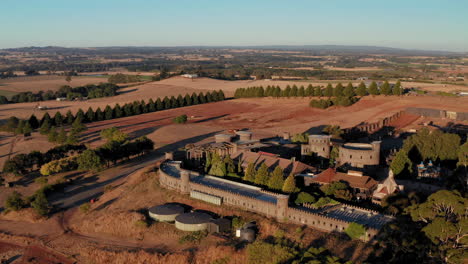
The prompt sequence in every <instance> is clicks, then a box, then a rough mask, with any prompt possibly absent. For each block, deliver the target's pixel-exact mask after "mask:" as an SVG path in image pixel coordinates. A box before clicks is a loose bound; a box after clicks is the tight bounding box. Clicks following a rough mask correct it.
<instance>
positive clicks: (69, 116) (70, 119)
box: [65, 110, 75, 125]
mask: <svg viewBox="0 0 468 264" xmlns="http://www.w3.org/2000/svg"><path fill="white" fill-rule="evenodd" d="M74 120H75V117H74V116H73V114H72V112H71V111H70V110H68V111H67V114H66V117H65V122H66V124H67V125H71V124H72V123H73V121H74Z"/></svg>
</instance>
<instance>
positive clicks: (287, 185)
mask: <svg viewBox="0 0 468 264" xmlns="http://www.w3.org/2000/svg"><path fill="white" fill-rule="evenodd" d="M295 190H296V179H294V175H293V174H290V175H289V176H288V177H287V178H286V180H285V181H284V184H283V192H285V193H293V192H294V191H295Z"/></svg>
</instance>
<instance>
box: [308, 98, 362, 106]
mask: <svg viewBox="0 0 468 264" xmlns="http://www.w3.org/2000/svg"><path fill="white" fill-rule="evenodd" d="M358 100H359V99H358V98H356V97H346V96H341V97H335V98H333V99H319V100H316V99H313V100H310V102H309V106H310V107H314V108H320V109H327V108H328V107H331V106H334V105H335V106H350V105H353V104H354V103H356V102H357V101H358Z"/></svg>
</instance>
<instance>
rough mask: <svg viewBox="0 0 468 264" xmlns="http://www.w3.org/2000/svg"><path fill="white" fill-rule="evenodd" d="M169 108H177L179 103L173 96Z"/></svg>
mask: <svg viewBox="0 0 468 264" xmlns="http://www.w3.org/2000/svg"><path fill="white" fill-rule="evenodd" d="M170 102H171V108H177V107H179V101H177V99H176V98H175V97H174V96H171V100H170Z"/></svg>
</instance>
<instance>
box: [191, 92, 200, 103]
mask: <svg viewBox="0 0 468 264" xmlns="http://www.w3.org/2000/svg"><path fill="white" fill-rule="evenodd" d="M191 99H192V104H193V105H197V104H199V103H200V101H199V100H198V95H197V94H196V93H192V96H191Z"/></svg>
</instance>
